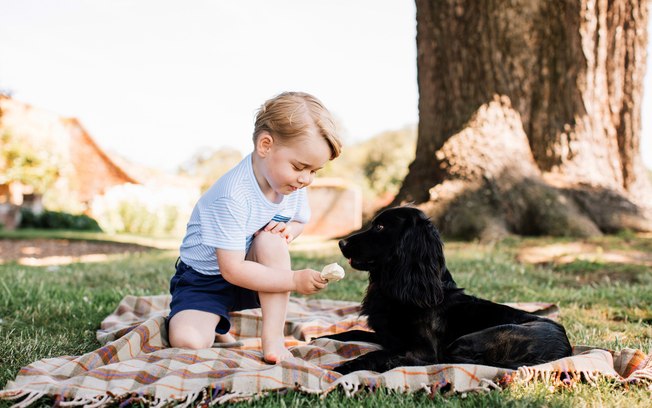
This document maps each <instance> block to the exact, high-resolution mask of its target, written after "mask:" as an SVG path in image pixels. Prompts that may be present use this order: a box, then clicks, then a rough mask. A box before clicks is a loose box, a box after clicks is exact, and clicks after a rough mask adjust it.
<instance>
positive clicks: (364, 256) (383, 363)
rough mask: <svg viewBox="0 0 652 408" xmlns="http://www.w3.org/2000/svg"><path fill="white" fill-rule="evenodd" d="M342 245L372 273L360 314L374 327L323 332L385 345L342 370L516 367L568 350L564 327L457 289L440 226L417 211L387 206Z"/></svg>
mask: <svg viewBox="0 0 652 408" xmlns="http://www.w3.org/2000/svg"><path fill="white" fill-rule="evenodd" d="M339 245H340V249H341V251H342V254H343V255H344V256H345V257H346V258H348V259H349V260H350V263H351V266H352V267H353V268H355V269H358V270H362V271H369V286H368V288H367V293H366V295H365V298H364V300H363V301H362V312H361V314H363V315H366V316H367V317H368V323H369V326H370V327H371V328H372V329H373V330H374V332H373V333H372V332H365V331H350V332H344V333H340V334H336V335H332V336H326V337H327V338H332V339H336V340H340V341H355V340H358V341H369V342H373V343H377V344H380V345H381V346H382V349H381V350H378V351H372V352H370V353H368V354H365V355H362V356H360V357H358V358H356V359H354V360H351V361H348V362H346V363H344V364H343V365H341V366H339V367H337V368H335V371H337V372H339V373H342V374H346V373H350V372H353V371H357V370H372V371H377V372H383V371H387V370H391V369H392V368H395V367H399V366H414V365H429V364H438V363H472V364H483V365H490V366H497V367H506V368H512V369H515V368H518V367H520V366H523V365H533V364H539V363H544V362H547V361H551V360H556V359H558V358H562V357H566V356H570V355H571V351H572V350H571V345H570V342H569V341H568V337H567V336H566V331H565V330H564V327H563V326H561V325H560V324H558V323H556V322H554V321H552V320H550V319H546V318H544V317H540V316H537V315H535V314H532V313H527V312H524V311H521V310H517V309H514V308H511V307H508V306H505V305H501V304H497V303H493V302H490V301H488V300H484V299H480V298H477V297H474V296H470V295H467V294H465V293H464V289H462V288H458V287H457V285H456V284H455V281H454V280H453V278H452V276H451V274H450V272H449V271H448V269H447V268H446V262H445V259H444V252H443V245H442V241H441V239H440V237H439V233H438V232H437V229H436V228H435V226H434V225H432V223H431V222H430V220H429V219H428V218H427V217H426V215H425V214H424V213H423V212H421V211H420V210H418V209H416V208H412V207H398V208H392V209H389V210H385V211H383V212H382V213H381V214H379V215H378V216H377V217H376V218H375V219H374V220H373V222H372V224H371V226H370V227H369V228H368V229H366V230H365V231H362V232H359V233H357V234H353V235H351V236H349V237H348V238H346V239H343V240H341V241H340V243H339Z"/></svg>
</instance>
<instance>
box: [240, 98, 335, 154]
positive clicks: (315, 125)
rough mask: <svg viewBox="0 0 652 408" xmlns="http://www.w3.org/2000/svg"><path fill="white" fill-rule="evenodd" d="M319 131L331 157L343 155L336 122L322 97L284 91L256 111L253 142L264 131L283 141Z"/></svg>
mask: <svg viewBox="0 0 652 408" xmlns="http://www.w3.org/2000/svg"><path fill="white" fill-rule="evenodd" d="M312 131H316V132H317V134H318V135H320V136H322V137H323V138H324V139H325V140H326V142H327V143H328V145H329V146H330V148H331V157H330V158H331V160H333V159H334V158H336V157H337V156H339V155H340V152H341V151H342V142H341V141H340V138H339V135H338V134H337V129H336V127H335V121H334V120H333V117H332V116H331V114H330V112H329V111H328V109H326V107H324V105H323V104H322V103H321V102H320V101H319V99H317V98H315V97H314V96H312V95H310V94H308V93H305V92H283V93H282V94H279V95H277V96H275V97H273V98H272V99H269V100H267V101H265V103H263V105H262V106H261V107H260V109H258V112H256V122H255V125H254V137H253V139H254V143H256V141H257V140H258V135H260V133H261V132H268V133H269V134H270V135H272V137H275V138H277V139H278V141H279V142H280V143H282V144H287V143H289V142H290V141H291V140H292V139H293V138H297V137H300V136H305V135H307V134H309V133H310V132H312Z"/></svg>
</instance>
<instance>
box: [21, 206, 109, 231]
mask: <svg viewBox="0 0 652 408" xmlns="http://www.w3.org/2000/svg"><path fill="white" fill-rule="evenodd" d="M18 228H40V229H69V230H77V231H102V229H101V228H100V226H99V224H98V223H97V221H95V220H94V219H93V218H91V217H89V216H87V215H85V214H78V215H75V214H69V213H65V212H59V211H47V210H46V211H43V212H42V213H40V214H36V213H34V212H33V211H32V210H30V209H27V208H23V209H21V220H20V225H19V227H18Z"/></svg>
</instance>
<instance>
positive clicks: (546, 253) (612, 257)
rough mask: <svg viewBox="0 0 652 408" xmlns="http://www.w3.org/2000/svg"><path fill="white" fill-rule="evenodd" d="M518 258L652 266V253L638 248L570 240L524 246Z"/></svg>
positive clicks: (539, 261) (545, 261) (530, 261)
mask: <svg viewBox="0 0 652 408" xmlns="http://www.w3.org/2000/svg"><path fill="white" fill-rule="evenodd" d="M516 259H517V260H518V261H519V262H522V263H530V264H545V263H554V264H568V263H572V262H575V261H588V262H603V263H622V264H636V265H644V266H652V254H650V253H647V252H642V251H636V250H625V249H608V248H604V247H602V246H600V245H597V244H590V243H585V242H569V243H560V244H552V245H544V246H536V247H529V248H523V249H521V250H520V251H519V253H518V255H517V257H516Z"/></svg>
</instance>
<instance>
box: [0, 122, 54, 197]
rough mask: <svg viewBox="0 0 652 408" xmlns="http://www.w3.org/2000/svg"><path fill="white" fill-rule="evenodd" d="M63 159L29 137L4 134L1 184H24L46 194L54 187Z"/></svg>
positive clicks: (0, 136)
mask: <svg viewBox="0 0 652 408" xmlns="http://www.w3.org/2000/svg"><path fill="white" fill-rule="evenodd" d="M60 164H61V158H60V157H59V156H58V155H56V154H53V153H52V152H51V151H49V150H48V149H47V148H43V146H37V145H35V144H34V143H32V142H31V141H30V140H29V139H28V138H21V137H16V136H14V135H13V134H12V133H10V132H8V131H4V132H3V133H2V134H0V184H9V183H11V182H20V183H22V184H25V185H29V186H32V187H34V190H35V191H36V192H37V193H43V192H45V191H47V189H48V188H49V187H50V186H52V184H53V183H54V182H55V181H56V179H57V177H58V176H59V170H60V169H61V168H62V166H61V165H60Z"/></svg>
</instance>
